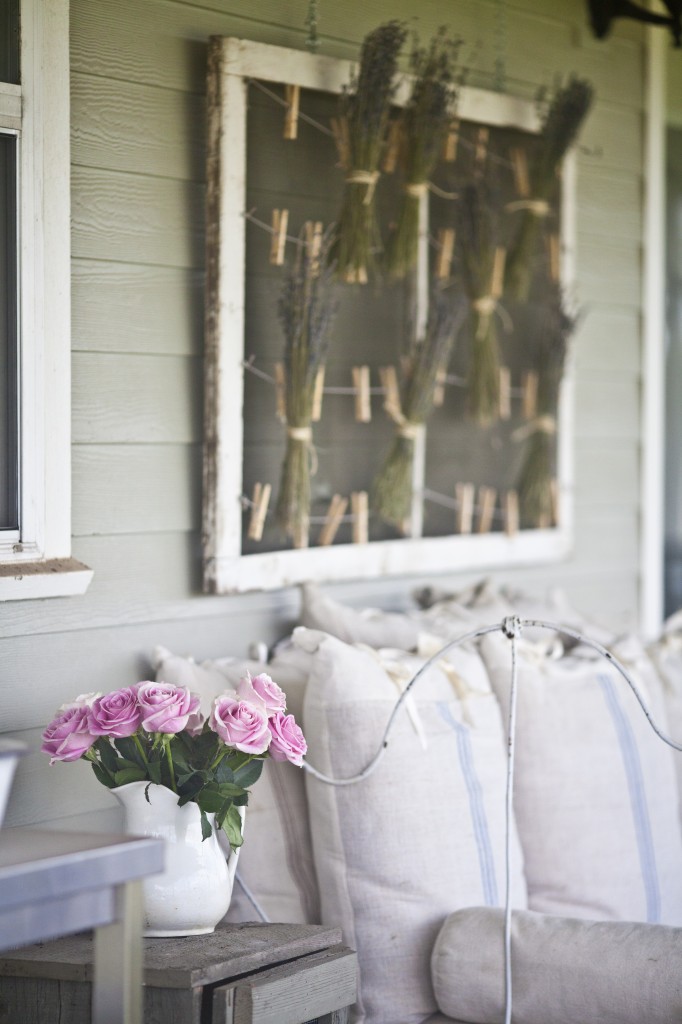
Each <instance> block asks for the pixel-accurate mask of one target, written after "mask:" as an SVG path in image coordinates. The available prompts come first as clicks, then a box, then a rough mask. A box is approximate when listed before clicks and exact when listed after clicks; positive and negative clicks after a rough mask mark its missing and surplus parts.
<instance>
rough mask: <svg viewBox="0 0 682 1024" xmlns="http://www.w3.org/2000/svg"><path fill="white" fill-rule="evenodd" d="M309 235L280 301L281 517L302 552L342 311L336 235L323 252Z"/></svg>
mask: <svg viewBox="0 0 682 1024" xmlns="http://www.w3.org/2000/svg"><path fill="white" fill-rule="evenodd" d="M308 235H309V241H307V242H304V241H303V239H301V242H300V244H299V246H298V251H297V254H296V260H295V262H294V263H293V265H292V266H290V267H289V268H288V270H287V273H286V276H285V279H284V285H283V288H282V293H281V296H280V300H279V319H280V323H281V325H282V328H283V330H284V339H285V341H284V369H285V412H286V434H287V444H286V453H285V456H284V462H283V464H282V474H281V478H280V487H279V495H278V499H277V509H276V516H277V522H278V523H279V525H280V526H281V527H282V529H283V530H284V531H285V533H286V534H287V535H288V536H290V537H291V539H292V542H293V545H294V547H296V548H304V547H307V546H308V534H309V525H310V475H311V461H312V460H313V459H314V450H313V446H312V427H311V423H312V413H313V403H314V396H315V383H316V380H317V376H318V372H319V371H320V370H321V368H322V367H324V365H325V362H326V359H327V353H328V350H329V337H330V328H331V325H332V322H333V319H334V316H335V315H336V310H337V302H336V298H335V295H334V283H333V277H334V268H333V267H332V266H331V265H330V264H329V263H328V262H327V256H328V253H329V242H330V234H329V232H327V234H326V235H325V236H324V237H323V238H322V240H321V244H320V245H319V246H317V248H316V244H315V242H314V240H313V236H312V233H308ZM317 237H318V238H319V236H317Z"/></svg>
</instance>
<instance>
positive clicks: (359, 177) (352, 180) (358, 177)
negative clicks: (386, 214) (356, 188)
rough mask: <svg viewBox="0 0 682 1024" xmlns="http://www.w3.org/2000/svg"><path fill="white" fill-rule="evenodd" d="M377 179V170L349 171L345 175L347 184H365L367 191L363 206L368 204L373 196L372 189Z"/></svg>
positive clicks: (375, 185) (374, 187)
mask: <svg viewBox="0 0 682 1024" xmlns="http://www.w3.org/2000/svg"><path fill="white" fill-rule="evenodd" d="M378 180H379V171H351V173H350V174H349V175H347V177H346V181H347V183H348V184H349V185H367V192H366V193H365V198H364V200H363V202H364V204H365V206H369V204H370V203H371V202H372V199H373V198H374V190H375V189H376V187H377V181H378Z"/></svg>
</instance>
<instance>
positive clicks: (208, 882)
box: [110, 782, 244, 937]
mask: <svg viewBox="0 0 682 1024" xmlns="http://www.w3.org/2000/svg"><path fill="white" fill-rule="evenodd" d="M145 790H147V792H148V797H149V799H148V800H147V797H146V796H145ZM110 792H111V794H112V795H113V796H114V797H116V799H117V800H118V801H119V802H120V803H121V804H122V805H123V807H124V808H125V814H126V832H127V833H128V834H129V835H138V836H158V837H160V838H161V839H165V840H166V868H165V871H164V872H163V873H162V874H160V875H154V876H152V877H150V878H145V879H144V882H143V889H144V931H143V934H144V935H147V936H155V937H162V936H172V935H204V934H207V933H209V932H212V931H214V930H215V926H216V925H217V923H218V921H220V920H221V918H222V917H224V916H225V914H226V913H227V909H228V907H229V905H230V900H231V898H232V886H233V884H234V876H235V873H236V870H237V860H238V857H239V850H237V851H236V852H231V853H230V857H229V862H228V861H226V860H225V854H224V853H223V851H222V850H221V848H220V845H219V843H218V837H217V834H216V830H215V827H214V822H213V817H214V816H213V815H212V814H209V815H207V817H208V820H209V821H210V822H211V826H212V827H213V833H212V835H211V836H210V837H209V838H208V839H205V840H202V836H201V815H200V811H199V808H198V806H197V805H196V804H195V803H194V802H192V801H190V803H187V804H185V805H184V806H183V807H179V806H178V797H177V794H176V793H173V792H172V791H171V790H170V789H167V788H166V787H165V786H157V785H156V784H154V783H151V784H150V783H148V782H130V783H128V785H127V786H119V787H118V788H117V789H112V790H110ZM240 811H241V813H242V823H243V820H244V815H243V811H244V809H243V808H240Z"/></svg>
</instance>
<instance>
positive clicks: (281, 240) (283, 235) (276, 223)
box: [270, 210, 289, 267]
mask: <svg viewBox="0 0 682 1024" xmlns="http://www.w3.org/2000/svg"><path fill="white" fill-rule="evenodd" d="M288 225H289V211H288V210H273V211H272V239H271V241H270V262H271V263H272V264H273V265H274V266H276V267H281V266H282V264H283V263H284V249H285V246H286V244H287V227H288Z"/></svg>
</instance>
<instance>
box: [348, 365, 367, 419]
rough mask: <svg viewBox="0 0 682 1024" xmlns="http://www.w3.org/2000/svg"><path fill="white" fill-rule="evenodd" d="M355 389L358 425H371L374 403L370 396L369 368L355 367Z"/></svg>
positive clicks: (353, 371)
mask: <svg viewBox="0 0 682 1024" xmlns="http://www.w3.org/2000/svg"><path fill="white" fill-rule="evenodd" d="M352 373H353V388H354V389H355V419H356V420H357V421H358V423H370V422H371V420H372V403H371V400H370V394H369V366H354V367H353V370H352Z"/></svg>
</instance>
